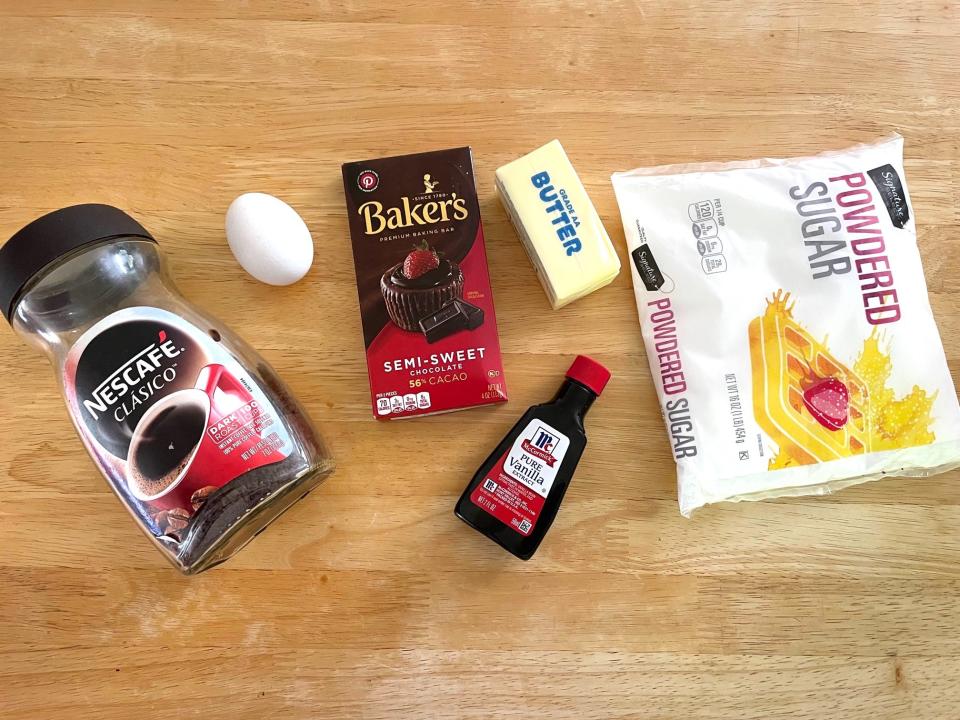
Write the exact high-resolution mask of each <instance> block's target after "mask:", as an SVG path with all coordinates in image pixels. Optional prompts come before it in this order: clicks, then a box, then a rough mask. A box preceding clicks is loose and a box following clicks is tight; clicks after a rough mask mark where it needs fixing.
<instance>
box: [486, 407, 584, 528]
mask: <svg viewBox="0 0 960 720" xmlns="http://www.w3.org/2000/svg"><path fill="white" fill-rule="evenodd" d="M569 446H570V438H568V437H567V436H566V435H564V434H563V433H562V432H560V431H559V430H557V429H556V428H555V427H553V426H552V425H548V424H547V423H545V422H544V421H543V420H540V419H538V418H535V419H533V420H531V421H530V422H529V423H528V424H527V427H526V428H524V430H523V432H521V433H520V434H519V435H518V436H517V439H516V440H514V442H513V445H512V446H511V447H510V449H509V450H508V451H507V452H506V454H505V455H504V456H503V457H502V458H500V460H498V461H497V463H496V464H495V465H494V466H493V467H492V468H491V469H490V472H489V473H487V476H486V477H485V478H484V479H483V482H482V483H480V484H479V485H477V487H476V488H475V489H474V491H473V493H472V495H471V496H470V501H471V502H472V503H473V504H474V505H476V506H477V507H479V508H480V509H482V510H485V511H486V512H488V513H490V514H491V515H493V516H494V517H495V518H497V520H499V521H500V522H502V523H504V524H506V525H509V526H510V527H512V528H513V529H514V530H516V531H517V532H518V533H520V534H521V535H523V536H524V537H526V536H527V535H529V534H530V533H531V532H533V528H534V526H535V525H536V524H537V518H539V517H540V512H541V510H543V506H544V503H545V502H546V500H547V495H549V494H550V488H551V487H553V481H554V480H556V478H557V472H558V471H559V470H560V466H561V465H562V464H563V458H564V456H565V455H566V454H567V448H568V447H569Z"/></svg>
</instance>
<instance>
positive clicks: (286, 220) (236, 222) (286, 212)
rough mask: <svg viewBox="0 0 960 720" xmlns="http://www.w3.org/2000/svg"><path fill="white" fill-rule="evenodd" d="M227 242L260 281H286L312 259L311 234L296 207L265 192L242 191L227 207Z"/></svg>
mask: <svg viewBox="0 0 960 720" xmlns="http://www.w3.org/2000/svg"><path fill="white" fill-rule="evenodd" d="M227 243H228V244H229V245H230V250H231V252H233V256H234V257H235V258H236V259H237V262H238V263H240V265H241V266H242V267H243V269H244V270H246V271H247V272H248V273H250V274H251V275H253V277H255V278H256V279H257V280H259V281H260V282H265V283H267V284H269V285H290V284H291V283H295V282H296V281H297V280H299V279H300V278H302V277H303V276H304V275H306V274H307V271H308V270H309V269H310V265H311V264H312V263H313V238H312V237H311V236H310V230H309V229H307V224H306V223H305V222H304V221H303V218H301V217H300V216H299V215H298V214H297V211H296V210H294V209H293V208H292V207H290V206H289V205H287V204H286V203H285V202H284V201H283V200H281V199H279V198H275V197H274V196H273V195H267V194H266V193H244V194H243V195H241V196H240V197H238V198H237V199H236V200H234V201H233V202H232V203H230V207H229V208H228V209H227Z"/></svg>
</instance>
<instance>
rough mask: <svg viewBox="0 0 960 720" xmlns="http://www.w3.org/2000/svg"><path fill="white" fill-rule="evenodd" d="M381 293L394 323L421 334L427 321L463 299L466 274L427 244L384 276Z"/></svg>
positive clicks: (421, 245) (421, 244) (381, 281)
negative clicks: (444, 307) (423, 322)
mask: <svg viewBox="0 0 960 720" xmlns="http://www.w3.org/2000/svg"><path fill="white" fill-rule="evenodd" d="M380 291H381V292H382V293H383V301H384V303H385V304H386V307H387V315H389V317H390V320H391V321H393V323H394V324H395V325H396V326H397V327H400V328H403V329H404V330H410V331H411V332H418V331H420V321H421V320H422V319H423V318H425V317H427V316H429V315H433V314H434V313H436V312H437V311H439V310H440V309H441V308H442V307H443V306H445V305H446V304H447V303H449V302H450V301H451V300H456V299H459V298H462V297H463V273H462V272H461V270H460V266H459V265H457V263H455V262H452V261H450V260H446V259H444V258H443V257H441V256H440V253H438V252H437V251H436V250H435V249H433V248H432V247H430V245H429V244H428V243H427V241H426V240H424V241H422V242H421V243H420V244H419V245H417V246H416V247H414V248H413V249H412V250H411V251H410V252H409V253H408V254H407V256H406V257H405V258H404V259H403V262H399V263H397V264H396V265H394V266H393V267H391V268H390V269H389V270H387V271H386V272H385V273H384V274H383V277H382V278H380Z"/></svg>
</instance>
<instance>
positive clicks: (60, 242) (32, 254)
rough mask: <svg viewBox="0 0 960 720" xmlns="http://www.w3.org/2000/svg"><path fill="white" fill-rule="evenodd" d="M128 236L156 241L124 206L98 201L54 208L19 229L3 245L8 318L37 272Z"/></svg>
mask: <svg viewBox="0 0 960 720" xmlns="http://www.w3.org/2000/svg"><path fill="white" fill-rule="evenodd" d="M127 236H129V237H139V238H143V239H144V240H151V241H153V242H156V240H154V238H153V236H152V235H151V234H150V233H149V232H147V230H146V229H145V228H144V227H143V226H142V225H141V224H140V223H138V222H137V221H136V220H134V219H133V218H132V217H130V216H129V215H127V214H126V213H125V212H123V210H119V209H117V208H115V207H112V206H110V205H99V204H97V203H88V204H86V205H72V206H71V207H65V208H62V209H60V210H54V211H53V212H52V213H48V214H47V215H44V216H43V217H39V218H37V219H36V220H34V221H33V222H32V223H30V224H29V225H27V226H25V227H23V228H21V229H20V230H18V231H17V232H16V234H14V236H13V237H12V238H10V239H9V240H8V241H7V242H6V244H5V245H4V246H3V247H0V311H2V312H3V316H4V317H5V318H6V319H7V322H10V318H11V316H12V315H13V308H14V306H15V305H16V303H17V299H18V297H19V295H20V291H21V290H23V288H24V286H25V285H26V284H27V283H28V282H30V280H31V278H33V276H34V275H36V274H37V273H39V272H40V271H41V270H43V269H44V268H46V267H47V266H48V265H50V264H51V263H53V262H56V261H57V260H58V259H59V258H61V257H63V256H64V255H67V254H69V253H71V252H73V251H74V250H77V249H78V248H81V247H83V246H84V245H90V244H91V243H95V242H100V241H101V240H109V239H110V238H116V237H127Z"/></svg>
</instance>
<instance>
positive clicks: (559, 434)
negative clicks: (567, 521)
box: [455, 355, 610, 560]
mask: <svg viewBox="0 0 960 720" xmlns="http://www.w3.org/2000/svg"><path fill="white" fill-rule="evenodd" d="M609 379H610V372H609V371H608V370H607V369H606V368H605V367H603V365H601V364H600V363H598V362H596V361H594V360H591V359H590V358H588V357H586V356H584V355H578V356H577V358H576V359H575V360H574V361H573V364H572V365H571V366H570V369H569V370H567V374H566V379H565V380H564V383H563V385H561V386H560V390H559V391H558V392H557V394H556V395H555V396H554V398H553V399H552V400H551V401H550V402H548V403H543V404H540V405H533V406H531V407H530V408H529V409H528V410H527V411H526V412H525V413H524V414H523V416H522V417H521V418H520V419H519V420H518V421H517V423H516V425H514V426H513V428H512V429H511V430H510V432H509V433H507V435H506V436H505V437H504V438H503V440H501V441H500V444H499V445H497V447H496V449H495V450H494V451H493V452H492V453H491V454H490V456H489V457H488V458H487V459H486V461H484V463H483V465H481V466H480V469H479V470H478V471H477V473H476V474H475V475H474V476H473V479H472V480H471V481H470V484H469V485H467V488H466V490H464V491H463V495H461V496H460V500H459V501H458V502H457V506H456V510H455V512H456V515H457V517H459V518H460V519H461V520H463V521H464V522H465V523H467V524H468V525H470V526H471V527H473V528H474V529H476V530H478V531H479V532H481V533H483V534H484V535H486V536H487V537H488V538H490V539H491V540H493V541H494V542H496V543H497V544H499V545H500V546H501V547H503V548H504V549H505V550H507V551H508V552H510V553H513V554H514V555H516V556H517V557H518V558H520V559H521V560H529V559H530V558H531V557H532V556H533V554H534V553H535V552H536V551H537V548H538V547H539V546H540V543H541V542H542V541H543V538H544V536H545V535H546V534H547V531H548V530H549V529H550V526H551V525H552V524H553V520H554V518H555V517H556V516H557V511H558V510H559V509H560V503H561V502H562V501H563V496H564V495H565V494H566V491H567V487H568V486H569V485H570V480H571V479H572V477H573V473H574V471H575V470H576V468H577V464H578V463H579V462H580V457H581V455H583V451H584V448H586V446H587V435H586V431H585V430H584V427H583V418H584V416H586V414H587V411H588V410H589V409H590V406H591V405H593V401H594V400H596V399H597V396H598V395H600V393H601V392H603V389H604V387H605V386H606V384H607V381H608V380H609Z"/></svg>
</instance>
